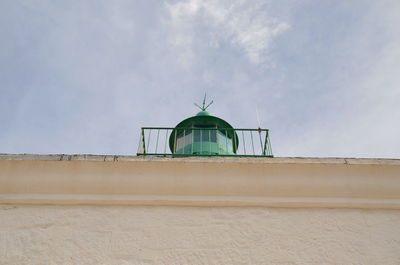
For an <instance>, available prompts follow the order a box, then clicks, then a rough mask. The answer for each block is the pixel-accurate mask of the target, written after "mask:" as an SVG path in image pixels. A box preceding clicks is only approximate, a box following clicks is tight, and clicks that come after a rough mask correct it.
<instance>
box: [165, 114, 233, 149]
mask: <svg viewBox="0 0 400 265" xmlns="http://www.w3.org/2000/svg"><path fill="white" fill-rule="evenodd" d="M191 133H193V135H192V136H191V139H189V140H188V141H189V143H187V141H186V140H185V142H184V144H183V145H185V146H188V147H187V148H190V150H191V151H190V153H189V154H199V153H201V154H207V152H208V153H210V154H212V155H218V154H232V155H234V154H235V153H236V150H237V148H238V145H239V138H238V136H237V134H236V132H235V130H234V129H233V127H232V126H231V125H230V124H229V123H228V122H226V121H224V120H223V119H221V118H218V117H216V116H212V115H211V114H210V113H209V112H208V111H205V110H203V111H200V112H199V113H197V114H196V116H192V117H189V118H187V119H185V120H183V121H181V122H180V123H179V124H178V125H176V127H175V128H174V129H173V131H172V132H171V135H170V137H169V147H170V149H171V152H172V153H175V154H177V153H178V151H179V149H180V147H181V146H182V143H180V142H179V141H180V140H181V138H185V137H186V136H188V135H189V134H191ZM205 134H208V137H207V135H205ZM203 136H206V137H203ZM189 138H190V136H189ZM203 138H206V140H204V139H203ZM223 144H226V150H222V149H223ZM185 148H186V147H185ZM211 149H212V150H211ZM222 152H223V153H222ZM183 154H187V151H184V153H183Z"/></svg>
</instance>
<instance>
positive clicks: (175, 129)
mask: <svg viewBox="0 0 400 265" xmlns="http://www.w3.org/2000/svg"><path fill="white" fill-rule="evenodd" d="M176 131H177V129H176V128H175V129H174V133H175V136H174V138H175V141H174V150H173V152H174V154H175V153H176Z"/></svg>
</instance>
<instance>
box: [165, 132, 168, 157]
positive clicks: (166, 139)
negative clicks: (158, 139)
mask: <svg viewBox="0 0 400 265" xmlns="http://www.w3.org/2000/svg"><path fill="white" fill-rule="evenodd" d="M167 142H168V129H167V130H166V131H165V143H164V154H166V153H167Z"/></svg>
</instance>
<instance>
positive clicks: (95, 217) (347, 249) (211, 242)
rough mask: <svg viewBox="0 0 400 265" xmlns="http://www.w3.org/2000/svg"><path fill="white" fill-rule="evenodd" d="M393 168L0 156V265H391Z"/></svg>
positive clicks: (396, 170) (397, 246) (398, 255)
mask: <svg viewBox="0 0 400 265" xmlns="http://www.w3.org/2000/svg"><path fill="white" fill-rule="evenodd" d="M399 199H400V161H399V160H385V159H383V160H379V159H297V158H296V159H295V158H292V159H290V158H273V159H242V158H233V159H223V158H215V159H207V158H203V159H200V158H186V159H170V158H152V159H149V158H145V159H144V158H140V157H114V156H106V157H104V156H84V155H80V156H63V155H53V156H38V155H0V203H1V206H0V264H66V265H67V264H287V265H288V264H360V265H361V264H371V265H372V264H393V265H394V264H397V265H398V264H400V225H399V224H400V203H399Z"/></svg>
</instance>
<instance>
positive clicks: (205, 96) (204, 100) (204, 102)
mask: <svg viewBox="0 0 400 265" xmlns="http://www.w3.org/2000/svg"><path fill="white" fill-rule="evenodd" d="M206 98H207V93H204V99H203V106H202V107H200V106H199V105H198V104H197V103H194V105H195V106H196V107H198V108H199V109H201V110H202V111H205V110H206V109H207V108H208V107H209V106H210V105H211V104H213V103H214V100H211V102H210V103H208V105H207V106H205V105H206Z"/></svg>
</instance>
